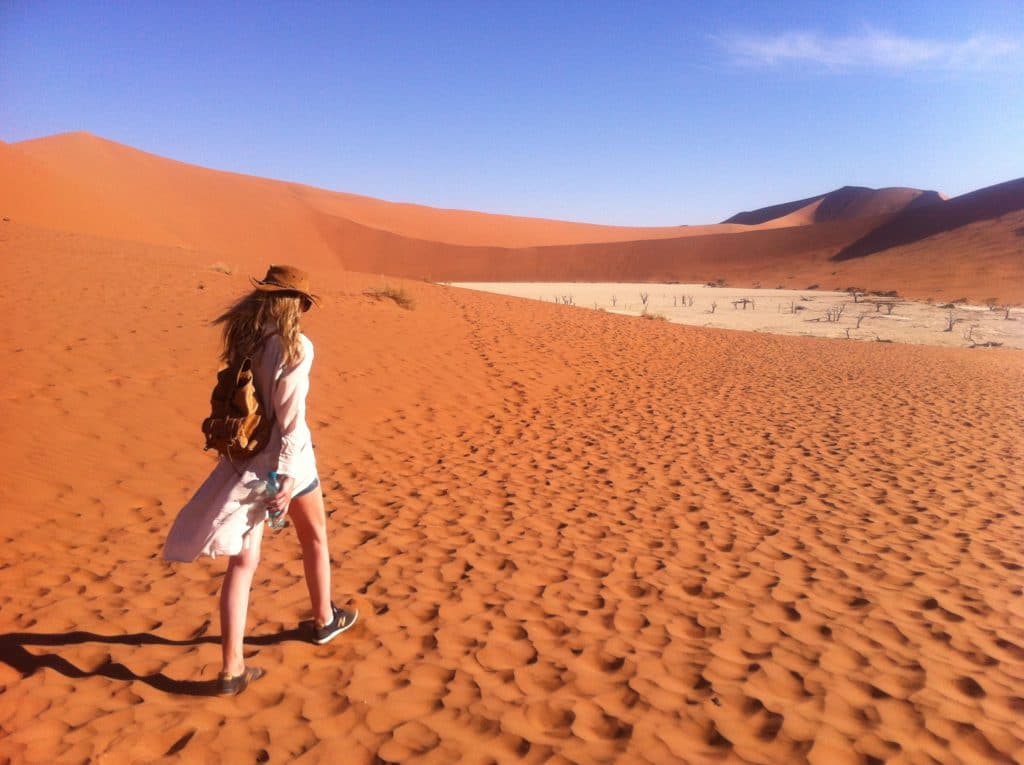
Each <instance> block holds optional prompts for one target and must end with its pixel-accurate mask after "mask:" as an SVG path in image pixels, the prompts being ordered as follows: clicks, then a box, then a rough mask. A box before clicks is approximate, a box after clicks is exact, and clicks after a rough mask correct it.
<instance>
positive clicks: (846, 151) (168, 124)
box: [0, 0, 1024, 225]
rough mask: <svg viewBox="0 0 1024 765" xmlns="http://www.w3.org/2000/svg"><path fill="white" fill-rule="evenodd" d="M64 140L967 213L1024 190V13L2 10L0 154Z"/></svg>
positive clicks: (366, 181) (519, 189)
mask: <svg viewBox="0 0 1024 765" xmlns="http://www.w3.org/2000/svg"><path fill="white" fill-rule="evenodd" d="M71 130H87V131H89V132H92V133H96V134H98V135H101V136H104V137H106V138H110V139H112V140H115V141H120V142H123V143H126V144H129V145H132V146H136V147H138V148H141V149H145V150H147V151H151V152H154V153H156V154H161V155H164V156H168V157H173V158H175V159H180V160H182V161H186V162H191V163H195V164H199V165H204V166H208V167H215V168H219V169H224V170H232V171H237V172H244V173H250V174H253V175H261V176H267V177H272V178H281V179H288V180H295V181H300V182H303V183H309V184H312V185H315V186H321V187H324V188H330V189H336V190H340V191H350V192H354V193H360V194H367V195H370V196H375V197H380V198H383V199H391V200H398V201H409V202H418V203H423V204H429V205H434V206H438V207H455V208H464V209H476V210H486V211H491V212H503V213H511V214H520V215H533V216H541V217H551V218H563V219H567V220H586V221H593V222H601V223H618V224H635V225H648V224H650V225H670V224H679V223H691V224H695V223H710V222H716V221H719V220H722V219H724V218H726V217H728V216H729V215H731V214H733V213H734V212H738V211H740V210H744V209H752V208H756V207H762V206H765V205H769V204H774V203H778V202H784V201H790V200H793V199H799V198H802V197H807V196H812V195H814V194H818V193H821V192H825V191H829V190H831V189H833V188H836V187H839V186H842V185H847V184H850V185H863V186H873V187H879V186H892V185H900V186H916V187H920V188H929V189H936V190H938V191H942V192H945V193H947V194H950V195H956V194H960V193H964V192H967V191H970V190H973V189H975V188H979V187H982V186H986V185H990V184H992V183H997V182H1000V181H1004V180H1009V179H1011V178H1016V177H1020V176H1022V175H1024V3H1021V2H1020V0H973V1H969V2H949V1H946V2H935V1H934V0H931V1H930V2H844V3H841V4H839V3H823V2H764V3H761V2H754V1H752V2H731V1H729V0H720V1H719V2H715V3H707V2H670V3H655V2H650V3H636V2H623V3H606V2H576V3H573V2H557V0H548V1H547V2H536V3H534V2H485V1H483V0H481V1H480V2H431V3H427V2H393V3H392V2H352V3H342V2H334V3H320V4H318V3H280V4H274V3H267V4H256V3H241V2H238V3H215V2H195V3H189V2H182V3H167V2H122V3H115V2H103V3H90V2H74V3H67V2H45V0H37V1H36V2H28V1H26V2H16V1H14V2H4V3H0V139H2V140H5V141H18V140H22V139H26V138H34V137H39V136H43V135H49V134H52V133H59V132H65V131H71Z"/></svg>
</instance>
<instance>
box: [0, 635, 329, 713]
mask: <svg viewBox="0 0 1024 765" xmlns="http://www.w3.org/2000/svg"><path fill="white" fill-rule="evenodd" d="M289 640H297V641H301V642H304V643H305V642H308V641H309V632H308V631H307V630H305V629H303V628H302V627H298V628H294V629H289V630H282V631H280V632H276V633H273V634H270V635H254V636H252V637H248V638H246V639H245V642H246V644H248V645H276V644H278V643H283V642H286V641H289ZM81 643H110V644H118V645H131V646H141V645H171V646H175V645H180V646H191V645H199V644H201V643H218V644H219V643H220V637H219V636H215V635H208V636H203V637H195V638H189V639H186V640H172V639H170V638H164V637H160V636H159V635H153V634H151V633H149V632H135V633H129V634H124V635H99V634H97V633H94V632H84V631H79V630H76V631H72V632H51V633H45V632H43V633H33V632H10V633H7V634H0V662H3V663H4V664H6V665H7V666H9V667H11V668H12V669H14V670H15V671H17V672H18V673H20V674H21V676H22V677H28V676H29V675H33V674H35V673H36V672H37V671H39V670H41V669H52V670H54V671H56V672H59V673H60V674H62V675H64V676H65V677H70V678H75V679H79V678H85V677H106V678H110V679H111V680H127V681H129V682H134V681H138V682H141V683H145V684H146V685H149V686H151V687H153V688H156V689H157V690H158V691H163V692H165V693H172V694H177V695H184V696H212V695H214V693H215V692H216V683H217V681H216V679H211V680H175V679H174V678H171V677H168V676H167V675H165V674H163V673H162V672H157V673H154V674H150V675H139V674H136V673H135V672H133V671H132V670H131V669H130V668H129V667H127V666H126V665H124V664H121V663H120V662H116V661H113V660H110V659H108V660H107V661H106V662H105V663H104V664H102V665H100V666H98V667H96V668H94V669H91V670H85V669H82V668H80V667H78V666H76V665H75V664H73V663H71V662H70V661H68V660H67V659H65V658H63V657H62V656H60V655H59V654H56V653H45V654H41V655H36V654H34V653H32V652H31V651H29V650H28V649H27V648H26V646H30V645H34V646H66V645H78V644H81Z"/></svg>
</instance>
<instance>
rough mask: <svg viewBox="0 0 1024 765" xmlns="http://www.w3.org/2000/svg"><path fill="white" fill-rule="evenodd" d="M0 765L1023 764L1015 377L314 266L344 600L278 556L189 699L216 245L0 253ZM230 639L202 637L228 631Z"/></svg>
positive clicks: (209, 606)
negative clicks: (324, 637)
mask: <svg viewBox="0 0 1024 765" xmlns="http://www.w3.org/2000/svg"><path fill="white" fill-rule="evenodd" d="M0 262H2V263H3V267H2V270H0V282H2V283H0V287H2V289H3V294H4V295H5V301H6V305H7V309H8V310H7V315H8V322H9V323H10V322H13V330H11V331H8V332H7V333H5V334H4V340H3V348H2V352H3V353H4V355H5V356H6V357H7V358H8V359H10V360H11V361H12V364H11V365H10V368H9V373H8V385H7V389H6V394H5V403H4V416H3V418H2V419H0V422H2V428H3V432H2V434H0V435H2V437H3V438H4V440H5V442H6V443H8V444H13V445H14V446H13V447H10V446H9V447H8V449H7V451H6V457H5V459H6V468H7V480H5V481H4V482H3V483H2V485H0V501H2V504H3V507H4V508H5V511H6V512H5V523H4V528H3V532H2V534H3V537H4V539H3V541H4V551H5V552H4V556H3V562H2V567H0V620H2V624H0V643H2V649H0V658H2V661H0V688H2V693H0V761H10V762H18V763H21V762H26V763H47V764H49V763H58V762H61V763H62V762H86V761H88V762H175V761H187V762H210V763H220V762H292V761H294V762H302V763H306V762H322V763H332V764H333V763H339V762H346V763H370V762H402V763H416V762H424V763H426V762H434V763H436V762H464V763H484V762H494V761H497V762H501V763H506V762H508V763H521V762H522V763H542V762H544V763H567V762H580V763H591V762H593V763H598V762H622V763H645V762H650V763H671V762H695V763H702V762H746V763H804V762H809V763H823V764H828V765H832V764H833V763H868V762H890V763H917V762H931V761H935V762H946V763H953V762H962V763H981V762H1011V761H1014V760H1017V761H1019V760H1020V759H1021V758H1022V757H1024V730H1022V728H1021V725H1020V719H1021V713H1022V711H1024V702H1022V695H1021V682H1022V680H1021V678H1022V676H1024V632H1022V629H1021V620H1020V613H1019V602H1020V598H1021V594H1022V588H1024V578H1022V575H1021V563H1020V549H1021V541H1022V539H1024V534H1022V532H1024V522H1022V518H1021V515H1020V508H1021V507H1022V506H1024V489H1022V484H1024V482H1022V480H1021V479H1022V478H1024V475H1022V470H1021V461H1020V457H1021V455H1020V450H1019V445H1020V444H1021V443H1022V436H1024V426H1022V423H1024V411H1022V409H1024V406H1022V401H1024V395H1022V394H1024V379H1022V369H1024V366H1022V363H1021V362H1022V361H1024V354H1022V353H1021V352H1017V351H1004V352H992V353H980V352H977V351H967V350H963V351H961V350H951V349H935V348H924V347H907V346H896V345H878V344H852V343H848V342H843V341H830V340H813V339H802V338H781V337H773V336H766V335H755V334H745V333H738V332H729V331H723V330H705V329H696V328H689V327H683V326H676V325H666V324H662V323H659V322H649V321H643V320H640V319H631V318H626V317H617V316H611V315H607V314H601V313H596V312H590V311H581V310H576V309H573V308H567V307H562V306H554V305H550V304H541V303H532V302H527V301H522V300H513V299H506V298H501V297H498V296H490V295H483V294H476V293H472V292H468V291H463V290H454V289H449V288H444V287H440V286H434V285H427V284H423V283H418V282H409V283H405V284H404V285H403V286H405V288H406V289H407V290H408V291H409V292H410V293H411V294H412V295H413V297H414V298H415V299H416V301H417V304H416V307H415V310H413V311H404V310H402V309H399V308H398V307H396V306H395V305H394V304H392V303H391V302H383V303H378V302H374V301H372V300H370V299H369V298H366V297H363V296H362V295H361V292H362V290H363V289H364V288H366V287H369V286H375V285H377V284H378V283H379V278H378V277H369V276H360V275H358V274H353V273H346V272H342V271H340V270H330V269H323V270H322V272H321V273H318V274H317V288H318V291H319V292H320V293H321V294H323V295H324V296H325V298H326V302H327V306H326V307H325V309H324V310H323V311H319V312H315V313H313V314H311V315H310V317H309V325H308V333H309V334H310V335H311V337H312V338H313V340H314V342H315V343H316V344H317V363H316V366H315V367H314V386H313V392H312V396H311V401H310V405H311V406H310V412H311V426H312V428H313V429H314V437H315V440H316V443H317V448H318V452H319V461H320V464H321V470H322V477H323V482H324V485H325V488H326V493H327V506H328V510H329V512H330V515H331V519H330V524H331V537H332V543H333V553H334V561H335V564H334V572H335V576H336V585H335V588H336V591H337V593H338V594H339V596H340V597H341V598H348V597H349V596H351V598H352V599H353V601H354V603H355V604H356V605H357V606H358V607H359V608H360V609H361V610H362V612H363V614H364V619H363V622H362V624H361V625H359V626H358V627H357V628H356V629H355V630H354V631H353V632H352V633H348V634H346V635H343V636H341V637H340V638H339V639H337V640H336V641H335V642H334V643H332V644H330V645H328V646H326V647H315V646H312V645H310V644H308V643H306V642H303V641H302V640H301V637H300V635H299V633H298V632H297V627H298V625H299V624H300V622H301V621H302V620H303V619H306V618H308V616H309V612H308V605H307V596H306V594H305V591H304V586H303V583H302V579H301V563H300V560H299V557H298V546H297V543H296V541H295V540H294V538H292V537H291V532H290V531H286V532H282V533H281V534H276V535H269V537H268V539H267V541H266V545H265V554H264V561H263V563H262V566H261V568H260V571H259V573H258V574H257V580H256V583H255V586H254V595H253V602H252V608H251V614H250V628H249V635H250V638H249V641H248V648H249V655H250V658H249V660H250V661H251V662H252V663H255V664H259V665H261V666H263V667H265V668H266V669H267V670H268V674H267V676H266V678H265V679H263V680H260V681H259V683H258V684H256V685H254V686H253V687H252V688H251V689H250V690H249V691H247V692H246V693H245V694H244V695H242V696H240V697H238V698H237V699H218V698H210V697H205V696H202V695H193V694H201V693H203V692H204V691H206V690H208V688H209V685H208V682H207V681H208V680H209V679H210V678H211V677H213V675H214V673H215V672H216V670H217V669H218V666H219V649H218V644H217V636H218V626H217V621H216V617H215V615H214V609H215V603H216V601H215V593H216V591H217V589H218V587H219V584H220V576H221V571H222V570H223V561H218V562H215V563H212V564H211V563H209V562H204V563H200V564H197V565H191V566H189V565H186V566H177V567H173V568H172V567H171V566H169V565H168V564H164V563H163V562H161V561H160V560H159V558H158V553H159V550H160V546H161V543H162V540H163V537H164V534H165V533H166V530H167V527H168V525H169V523H170V520H171V518H172V517H173V514H174V513H175V511H176V510H177V508H178V507H179V506H180V505H181V504H182V503H183V502H184V500H185V499H186V498H187V497H188V495H189V494H190V492H191V491H192V490H193V489H194V488H195V486H196V485H197V483H198V482H199V481H200V480H201V479H202V477H203V476H204V475H205V472H206V470H207V469H208V467H209V465H210V460H209V458H208V457H207V456H205V455H204V454H203V453H202V451H201V450H200V443H201V439H200V437H199V428H198V423H199V421H200V419H201V417H202V414H203V411H204V410H205V408H206V396H207V395H208V392H209V390H208V389H209V386H210V384H211V379H212V378H211V375H212V370H213V367H214V364H215V343H216V336H215V332H214V331H213V330H212V329H210V328H208V327H207V326H205V324H204V320H205V319H206V318H208V317H210V316H213V315H214V314H215V313H216V312H217V311H218V310H219V309H220V308H221V307H222V306H223V305H224V304H225V303H226V302H227V301H228V300H229V299H231V297H233V296H234V295H236V294H237V293H238V292H239V291H241V290H242V289H244V287H245V284H246V282H245V279H244V272H243V273H236V274H234V275H232V276H227V275H224V274H222V273H218V272H215V271H211V270H210V269H209V268H208V266H209V262H210V258H209V257H208V255H206V254H205V253H191V252H188V251H183V250H181V249H178V248H173V247H157V246H152V245H139V244H132V243H127V242H123V241H114V240H109V239H100V238H93V237H89V236H85V235H80V234H70V233H55V232H50V231H45V230H40V229H32V228H28V227H24V226H20V225H19V224H17V223H14V222H9V223H7V224H4V225H3V228H0ZM211 620H212V621H211Z"/></svg>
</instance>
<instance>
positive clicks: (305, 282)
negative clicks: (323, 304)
mask: <svg viewBox="0 0 1024 765" xmlns="http://www.w3.org/2000/svg"><path fill="white" fill-rule="evenodd" d="M249 281H251V282H252V286H253V287H255V288H256V289H258V290H259V291H260V292H294V293H296V294H298V295H302V296H303V297H305V298H308V299H309V302H311V303H312V304H313V305H320V298H319V297H318V296H317V295H314V294H313V293H312V292H310V291H309V274H307V273H306V272H305V271H303V270H302V269H301V268H296V267H295V266H277V265H271V266H270V268H268V269H267V275H266V276H264V277H263V278H262V279H257V278H256V277H255V276H250V277H249Z"/></svg>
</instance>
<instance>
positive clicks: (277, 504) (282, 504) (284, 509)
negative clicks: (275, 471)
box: [267, 475, 295, 519]
mask: <svg viewBox="0 0 1024 765" xmlns="http://www.w3.org/2000/svg"><path fill="white" fill-rule="evenodd" d="M277 486H278V489H279V491H278V492H277V494H275V495H274V496H273V497H271V498H270V499H269V500H268V501H267V510H268V511H269V512H271V513H273V514H274V515H277V516H278V518H279V519H280V518H284V517H285V516H286V515H287V514H288V505H290V504H291V501H292V489H293V488H295V479H294V478H292V477H291V476H290V475H279V476H278V477H277Z"/></svg>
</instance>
